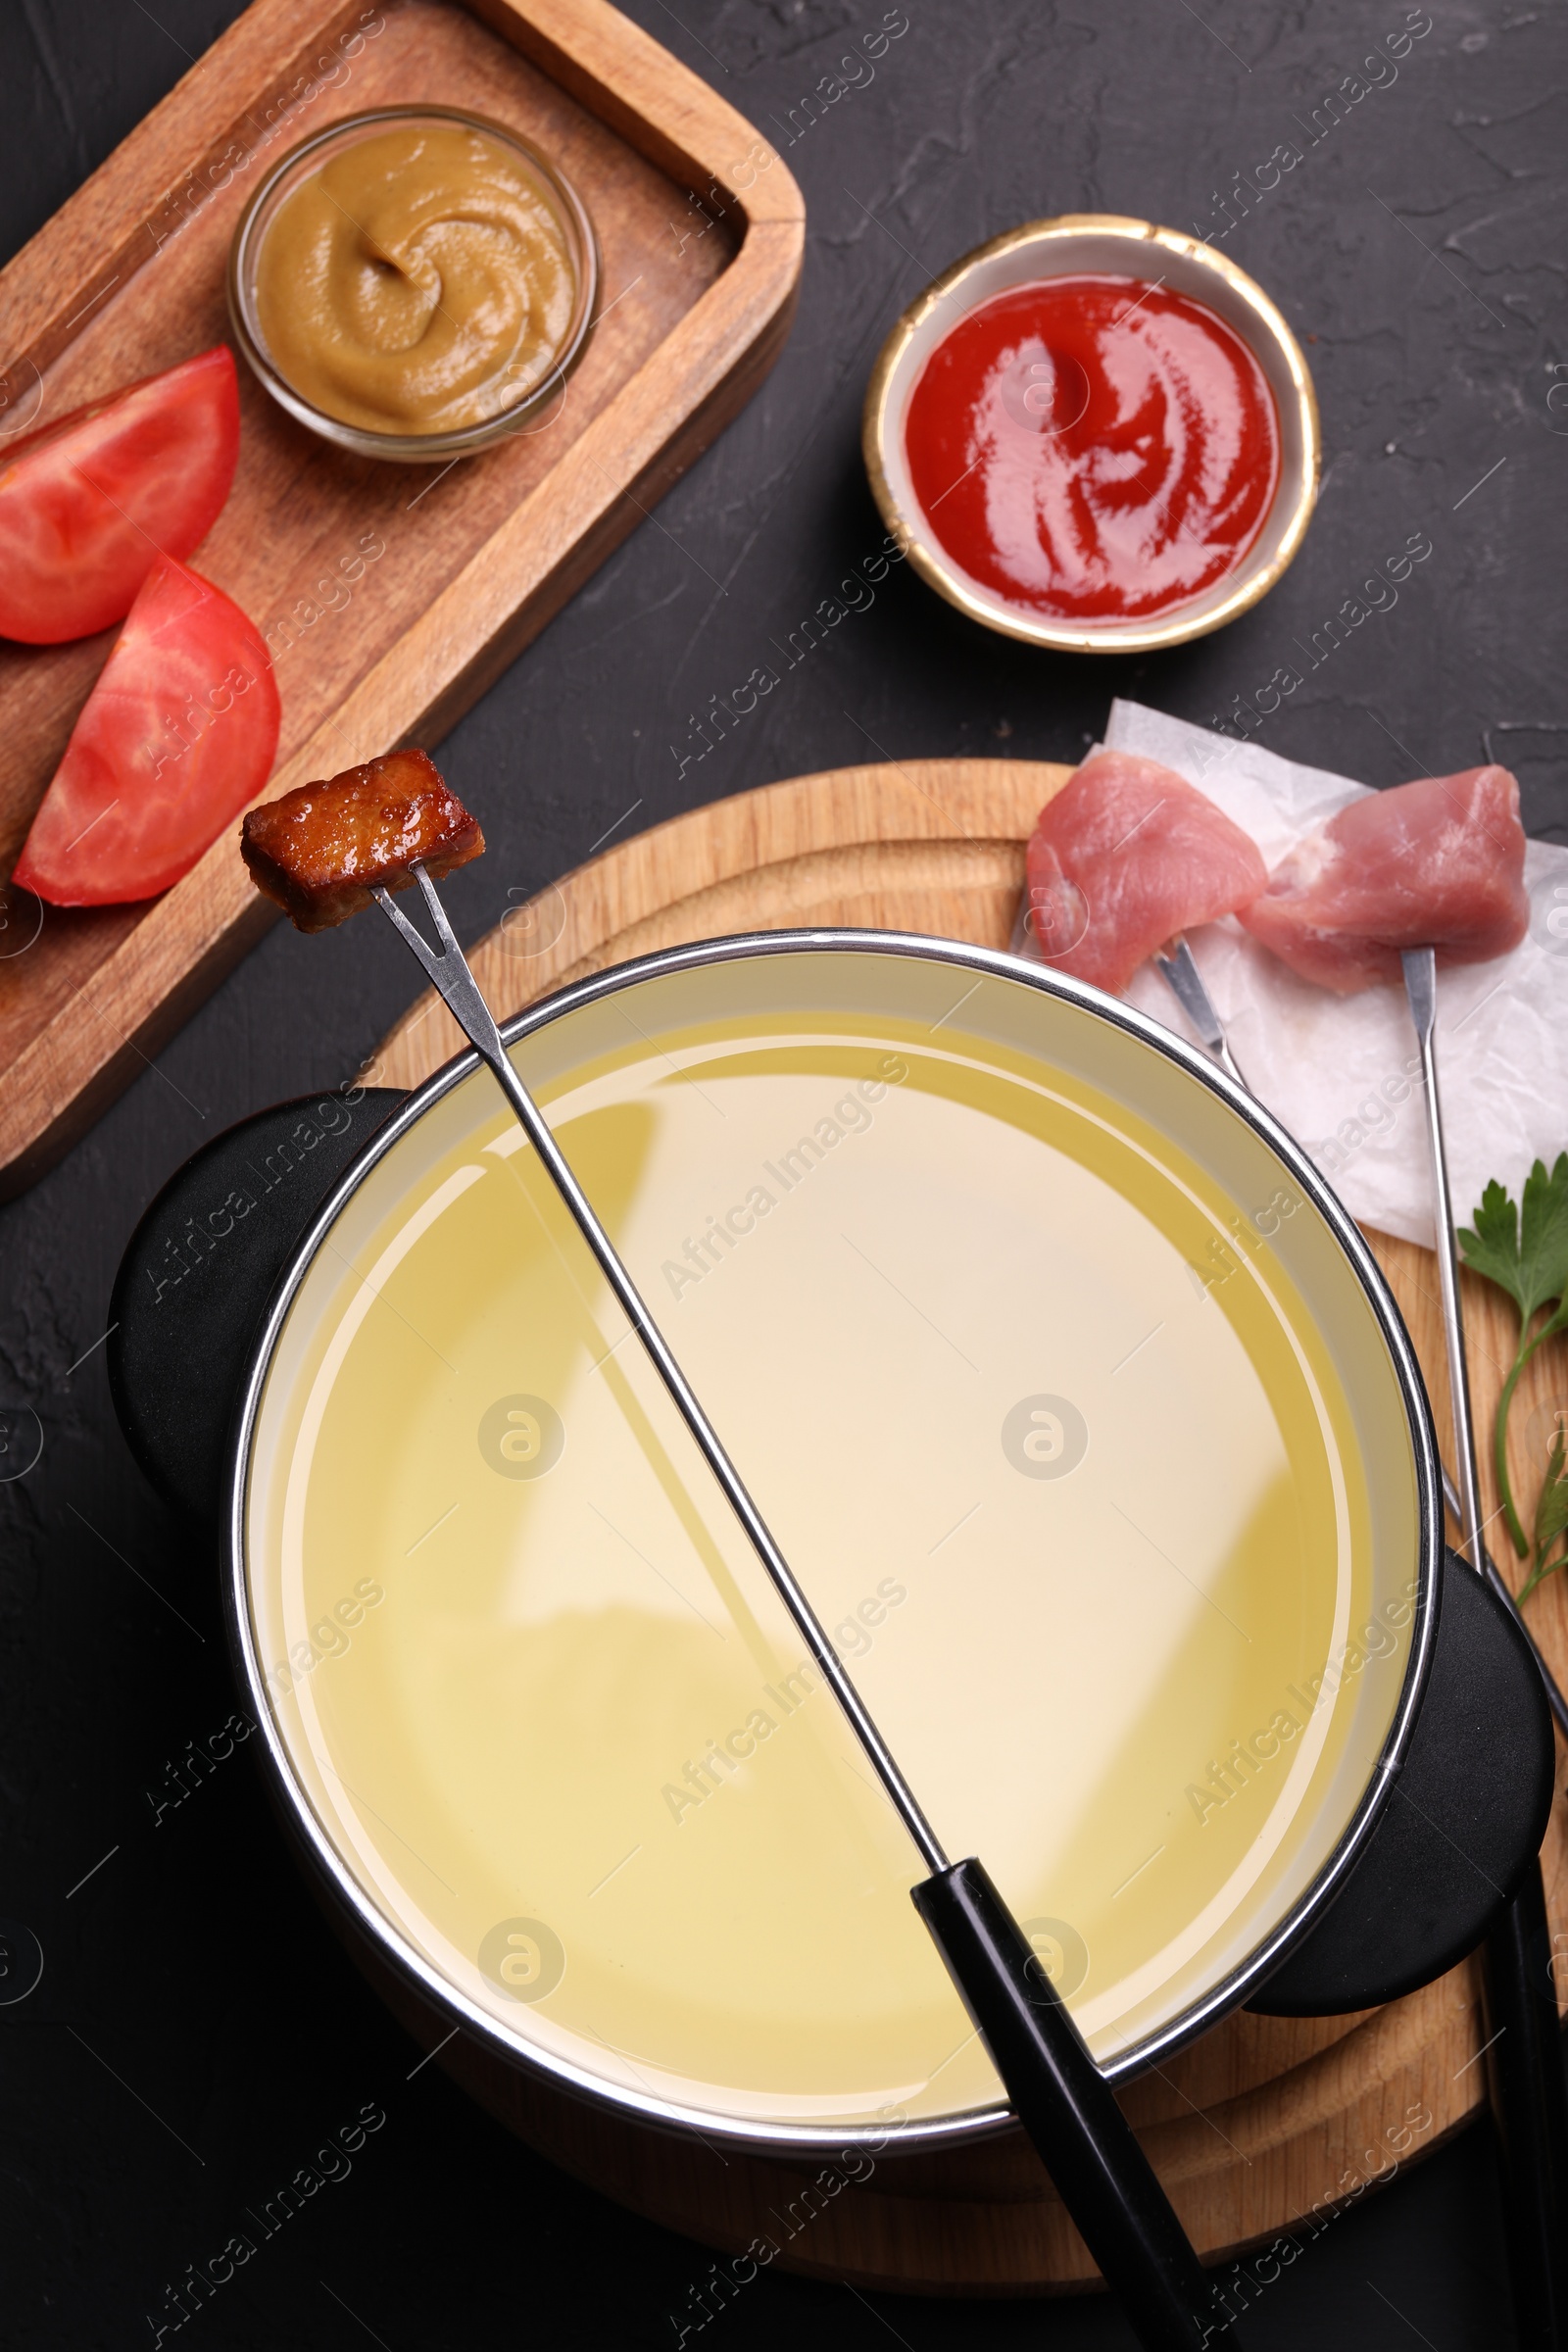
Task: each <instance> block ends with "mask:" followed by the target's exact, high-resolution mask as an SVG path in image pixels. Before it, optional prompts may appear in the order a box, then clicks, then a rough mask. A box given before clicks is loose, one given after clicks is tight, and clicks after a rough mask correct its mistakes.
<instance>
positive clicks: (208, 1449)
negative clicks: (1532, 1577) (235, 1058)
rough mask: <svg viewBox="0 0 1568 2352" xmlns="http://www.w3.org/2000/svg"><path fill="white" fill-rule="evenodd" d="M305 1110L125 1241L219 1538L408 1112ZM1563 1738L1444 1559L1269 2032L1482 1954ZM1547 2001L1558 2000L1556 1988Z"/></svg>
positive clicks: (1262, 1995) (291, 1107) (120, 1316)
mask: <svg viewBox="0 0 1568 2352" xmlns="http://www.w3.org/2000/svg"><path fill="white" fill-rule="evenodd" d="M404 1099H405V1098H404V1097H403V1096H402V1095H401V1094H397V1093H394V1092H391V1091H389V1090H387V1089H384V1088H377V1089H368V1090H366V1091H365V1092H364V1093H363V1094H360V1095H359V1096H358V1098H357V1099H344V1098H343V1097H340V1096H337V1095H327V1096H320V1097H317V1096H306V1097H304V1098H303V1099H302V1100H301V1101H299V1102H297V1103H279V1104H277V1105H276V1106H275V1107H274V1108H273V1109H271V1110H265V1111H261V1112H259V1113H258V1114H257V1115H256V1116H255V1117H254V1118H250V1119H245V1120H243V1121H242V1122H241V1123H240V1124H239V1125H238V1126H236V1127H231V1128H229V1129H228V1130H227V1132H226V1133H225V1134H223V1135H220V1136H217V1137H215V1138H214V1140H213V1142H212V1143H210V1144H208V1145H207V1146H205V1148H204V1149H203V1150H202V1151H200V1152H197V1153H196V1155H195V1157H194V1158H193V1159H190V1160H187V1161H186V1163H185V1165H184V1167H182V1168H181V1169H180V1170H179V1171H178V1173H177V1174H176V1175H175V1176H173V1177H172V1179H171V1181H170V1182H169V1183H168V1184H167V1185H166V1186H165V1188H164V1190H163V1191H162V1192H161V1193H160V1194H159V1196H158V1198H157V1199H156V1200H155V1201H153V1203H152V1206H151V1207H150V1208H149V1209H148V1211H147V1213H146V1215H145V1216H144V1217H143V1218H142V1220H141V1222H140V1224H139V1225H138V1226H137V1228H136V1230H135V1232H134V1233H133V1234H132V1236H131V1238H130V1242H129V1244H128V1246H127V1248H126V1250H125V1254H124V1257H123V1260H122V1262H121V1268H120V1273H119V1276H118V1278H117V1280H116V1283H115V1291H114V1298H113V1300H112V1303H111V1305H110V1309H109V1320H110V1323H111V1325H112V1326H114V1329H113V1334H112V1337H111V1339H110V1343H109V1376H110V1384H111V1388H112V1390H113V1394H114V1400H115V1409H116V1411H117V1413H118V1414H119V1416H120V1423H121V1427H122V1428H123V1431H124V1433H125V1439H126V1442H127V1444H128V1445H129V1446H130V1448H131V1451H132V1452H133V1453H134V1455H135V1457H136V1459H137V1461H138V1463H139V1464H140V1465H141V1468H142V1469H143V1470H144V1471H145V1473H146V1475H147V1476H148V1478H150V1479H151V1481H152V1483H153V1485H154V1486H155V1487H157V1488H158V1489H159V1491H160V1492H161V1493H162V1494H163V1495H165V1496H166V1498H167V1499H168V1500H170V1501H171V1502H172V1503H174V1504H176V1505H177V1506H178V1507H179V1508H180V1509H182V1510H183V1511H185V1512H186V1513H187V1514H188V1515H189V1516H190V1517H191V1518H192V1519H194V1520H197V1521H199V1522H201V1523H203V1524H204V1525H206V1526H209V1527H212V1528H214V1529H216V1527H217V1524H218V1520H219V1517H220V1515H221V1509H222V1502H223V1487H224V1476H225V1470H226V1463H227V1452H228V1440H229V1426H230V1421H231V1418H232V1414H233V1408H234V1400H235V1398H236V1397H237V1396H238V1394H239V1391H240V1387H241V1384H242V1382H243V1379H244V1376H245V1373H246V1370H247V1368H248V1365H249V1361H250V1355H251V1349H252V1347H253V1345H254V1343H255V1338H256V1334H257V1332H258V1330H259V1328H260V1325H261V1322H262V1318H263V1315H264V1313H265V1311H266V1308H267V1305H268V1302H269V1300H270V1298H271V1295H272V1292H273V1290H274V1288H275V1286H276V1284H277V1281H278V1278H279V1276H280V1275H281V1273H282V1271H283V1269H284V1267H285V1266H286V1265H287V1264H288V1261H289V1259H290V1257H291V1256H292V1254H293V1252H294V1250H295V1248H296V1246H297V1245H298V1243H299V1241H300V1239H301V1237H302V1236H303V1234H304V1232H305V1230H306V1227H307V1226H308V1225H309V1223H310V1221H311V1218H312V1217H313V1216H314V1214H315V1212H316V1210H317V1208H318V1207H319V1203H320V1201H322V1200H323V1198H324V1197H325V1195H326V1193H327V1191H328V1190H329V1189H330V1187H331V1186H332V1185H333V1184H335V1182H336V1181H337V1179H338V1178H339V1176H341V1175H342V1173H343V1171H344V1170H345V1168H347V1166H348V1165H349V1163H350V1161H351V1160H352V1159H353V1158H354V1157H355V1155H356V1154H357V1153H358V1152H360V1151H361V1149H362V1148H363V1147H364V1145H365V1144H366V1143H367V1142H368V1139H369V1137H370V1136H371V1134H372V1133H373V1132H374V1130H375V1129H376V1128H377V1127H378V1126H379V1125H380V1124H381V1122H382V1120H383V1119H385V1118H386V1117H387V1116H388V1114H389V1113H390V1112H391V1111H393V1110H394V1109H396V1108H397V1106H398V1104H399V1103H402V1102H403V1101H404ZM1554 1762H1555V1758H1554V1753H1553V1747H1552V1734H1551V1720H1550V1716H1549V1714H1548V1712H1547V1708H1546V1702H1545V1696H1544V1691H1543V1689H1542V1684H1541V1678H1540V1675H1539V1673H1538V1672H1537V1669H1536V1665H1535V1660H1534V1658H1533V1657H1532V1655H1531V1652H1530V1648H1529V1645H1528V1643H1527V1642H1526V1641H1525V1639H1524V1636H1523V1635H1522V1634H1521V1632H1520V1631H1519V1628H1518V1626H1517V1625H1516V1624H1515V1623H1514V1621H1513V1619H1512V1617H1511V1616H1510V1615H1509V1613H1508V1611H1507V1610H1506V1609H1504V1608H1503V1606H1502V1604H1501V1603H1500V1602H1499V1601H1498V1600H1497V1599H1496V1598H1495V1596H1494V1594H1493V1593H1491V1592H1490V1591H1489V1590H1488V1588H1487V1587H1486V1586H1485V1585H1483V1583H1482V1582H1481V1580H1480V1578H1479V1577H1477V1576H1475V1575H1474V1574H1473V1573H1472V1572H1471V1570H1470V1569H1469V1568H1467V1567H1466V1566H1465V1564H1464V1563H1463V1561H1461V1560H1459V1559H1457V1558H1456V1557H1455V1556H1454V1555H1453V1554H1452V1553H1451V1552H1449V1553H1447V1554H1446V1555H1445V1560H1444V1573H1443V1583H1442V1592H1441V1596H1440V1610H1439V1626H1438V1638H1437V1643H1436V1646H1435V1649H1434V1653H1433V1659H1432V1668H1431V1674H1430V1678H1429V1681H1428V1684H1427V1690H1426V1693H1425V1696H1424V1698H1423V1700H1422V1704H1421V1709H1420V1713H1419V1715H1418V1717H1417V1720H1416V1723H1415V1727H1414V1731H1413V1734H1412V1737H1411V1740H1410V1744H1409V1749H1408V1752H1407V1754H1406V1756H1405V1760H1404V1765H1403V1768H1402V1770H1401V1771H1400V1772H1399V1774H1398V1776H1397V1779H1396V1780H1395V1782H1394V1785H1393V1789H1392V1790H1391V1792H1390V1799H1389V1803H1388V1805H1387V1807H1386V1809H1385V1811H1384V1814H1383V1817H1382V1819H1381V1820H1380V1822H1379V1823H1378V1825H1377V1827H1376V1829H1375V1830H1374V1831H1373V1834H1372V1836H1371V1838H1369V1840H1368V1842H1367V1845H1366V1847H1365V1849H1364V1851H1363V1852H1362V1853H1361V1854H1360V1856H1359V1857H1358V1858H1357V1860H1356V1863H1355V1865H1354V1867H1353V1869H1352V1870H1351V1871H1350V1872H1349V1874H1348V1877H1347V1879H1346V1882H1345V1884H1344V1886H1343V1887H1342V1888H1341V1889H1340V1892H1339V1893H1338V1894H1337V1895H1336V1897H1335V1899H1334V1901H1333V1903H1332V1904H1331V1905H1330V1906H1329V1908H1328V1909H1327V1910H1326V1911H1325V1913H1324V1915H1323V1917H1322V1918H1321V1919H1320V1920H1318V1921H1317V1923H1316V1924H1315V1926H1313V1927H1312V1928H1311V1930H1310V1931H1309V1932H1308V1933H1307V1934H1305V1935H1304V1936H1302V1937H1301V1939H1300V1941H1299V1943H1298V1944H1296V1946H1295V1947H1294V1949H1293V1950H1292V1951H1291V1952H1290V1953H1289V1954H1288V1956H1287V1957H1286V1959H1285V1960H1284V1961H1283V1962H1282V1963H1281V1965H1280V1967H1279V1968H1278V1969H1277V1970H1276V1972H1275V1973H1274V1975H1273V1976H1272V1977H1271V1978H1270V1979H1269V1981H1268V1983H1267V1985H1265V1986H1264V1987H1263V1989H1262V1991H1261V1992H1259V1993H1257V1994H1256V1995H1254V1997H1253V1999H1252V2000H1251V2001H1250V2004H1249V2006H1250V2008H1252V2009H1254V2010H1257V2011H1260V2012H1261V2013H1262V2014H1264V2015H1265V2016H1270V2017H1329V2016H1340V2015H1343V2014H1344V2013H1345V2012H1347V2011H1348V2010H1355V2009H1371V2008H1375V2007H1377V2006H1378V2005H1379V2004H1380V2003H1382V2002H1384V2001H1390V2000H1394V1999H1397V1997H1398V1996H1399V1995H1400V1994H1401V1993H1406V1992H1413V1991H1414V1990H1415V1989H1416V1987H1417V1986H1419V1985H1426V1984H1430V1983H1431V1982H1432V1980H1433V1979H1434V1978H1435V1977H1439V1976H1442V1975H1443V1974H1444V1972H1445V1971H1446V1969H1449V1968H1451V1967H1452V1966H1453V1965H1454V1963H1455V1962H1456V1961H1458V1960H1460V1959H1462V1958H1463V1957H1464V1955H1465V1954H1466V1953H1467V1952H1469V1951H1473V1950H1474V1949H1475V1947H1476V1945H1477V1944H1478V1943H1480V1942H1481V1940H1482V1938H1483V1937H1484V1936H1486V1935H1487V1933H1488V1932H1489V1930H1490V1929H1491V1928H1492V1927H1493V1925H1494V1924H1495V1922H1496V1920H1497V1919H1498V1918H1499V1917H1500V1916H1501V1914H1502V1912H1503V1910H1504V1909H1505V1907H1506V1904H1507V1902H1508V1899H1509V1898H1510V1897H1511V1896H1512V1894H1513V1893H1514V1891H1515V1890H1516V1888H1517V1887H1519V1886H1520V1885H1521V1884H1522V1883H1523V1881H1524V1879H1525V1876H1526V1874H1527V1873H1528V1871H1529V1870H1530V1868H1531V1866H1532V1864H1533V1863H1534V1861H1535V1858H1536V1855H1537V1854H1538V1852H1539V1851H1540V1847H1541V1841H1542V1838H1543V1837H1544V1834H1545V1828H1546V1820H1547V1816H1548V1814H1549V1812H1550V1808H1551V1798H1552V1776H1553V1769H1554ZM1542 1989H1543V2000H1544V2001H1546V2000H1547V1999H1549V1998H1550V1985H1549V1979H1548V1978H1547V1976H1546V1975H1545V1973H1543V1988H1542Z"/></svg>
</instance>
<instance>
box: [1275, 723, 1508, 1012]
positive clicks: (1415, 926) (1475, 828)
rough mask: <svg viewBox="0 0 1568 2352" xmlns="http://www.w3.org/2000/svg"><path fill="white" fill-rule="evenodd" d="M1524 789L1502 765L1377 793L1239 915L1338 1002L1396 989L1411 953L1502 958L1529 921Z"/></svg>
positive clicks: (1313, 837)
mask: <svg viewBox="0 0 1568 2352" xmlns="http://www.w3.org/2000/svg"><path fill="white" fill-rule="evenodd" d="M1524 865H1525V835H1524V828H1523V826H1522V825H1521V824H1520V822H1519V787H1518V785H1517V784H1516V783H1515V781H1514V779H1513V777H1512V776H1511V775H1510V774H1509V773H1508V770H1507V769H1506V768H1505V767H1471V768H1466V769H1465V770H1464V771H1463V772H1462V773H1461V774H1459V775H1455V776H1422V777H1420V778H1418V780H1417V781H1416V782H1415V783H1413V784H1397V785H1396V786H1395V787H1394V788H1393V789H1392V790H1391V791H1388V792H1375V793H1369V794H1368V795H1367V797H1366V798H1365V799H1364V800H1358V801H1352V802H1351V803H1350V805H1349V807H1348V808H1347V809H1341V810H1340V811H1339V813H1338V814H1337V815H1336V816H1332V817H1330V819H1329V821H1328V823H1327V824H1326V825H1324V826H1323V827H1322V829H1321V830H1320V831H1319V832H1316V833H1310V834H1308V835H1307V836H1306V838H1305V839H1304V840H1303V841H1299V842H1298V843H1297V844H1296V847H1295V848H1294V849H1293V850H1292V851H1291V852H1290V853H1289V855H1288V856H1287V857H1286V858H1284V859H1283V860H1282V862H1281V863H1280V864H1279V865H1277V866H1276V867H1275V869H1274V871H1273V873H1272V874H1271V875H1270V877H1269V882H1268V888H1267V889H1266V890H1265V891H1264V892H1262V893H1261V895H1260V896H1258V897H1256V898H1254V899H1253V900H1252V902H1251V904H1250V906H1249V907H1244V908H1243V909H1242V910H1241V919H1242V921H1243V922H1244V923H1245V924H1246V926H1247V928H1248V930H1249V931H1250V932H1251V934H1252V936H1253V938H1254V939H1258V940H1261V941H1262V943H1263V945H1264V947H1265V948H1270V949H1272V950H1273V952H1274V954H1275V955H1276V956H1279V957H1280V958H1281V959H1282V961H1284V962H1285V963H1288V964H1289V965H1290V967H1291V969H1292V971H1293V972H1299V974H1300V975H1301V978H1302V979H1303V980H1315V981H1316V982H1317V983H1318V985H1319V986H1320V987H1322V988H1332V989H1334V990H1335V991H1336V992H1337V994H1339V995H1340V996H1350V995H1352V994H1353V993H1354V992H1355V991H1356V990H1357V989H1362V988H1371V987H1372V986H1374V985H1375V984H1376V983H1377V982H1380V981H1384V982H1388V983H1391V984H1397V982H1398V981H1399V979H1400V978H1401V976H1402V971H1401V965H1400V960H1399V959H1400V956H1401V955H1402V954H1403V952H1404V950H1405V949H1406V948H1435V949H1436V951H1437V957H1438V961H1439V963H1440V964H1441V963H1486V962H1489V961H1490V960H1491V958H1492V957H1493V956H1505V955H1506V954H1507V952H1508V950H1509V949H1510V948H1516V947H1517V946H1518V945H1519V942H1520V941H1521V940H1522V939H1523V937H1524V935H1525V931H1526V928H1527V926H1528V923H1529V919H1530V906H1529V901H1528V899H1527V898H1526V896H1525V886H1524Z"/></svg>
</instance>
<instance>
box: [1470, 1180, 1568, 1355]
mask: <svg viewBox="0 0 1568 2352" xmlns="http://www.w3.org/2000/svg"><path fill="white" fill-rule="evenodd" d="M1459 1247H1460V1248H1461V1249H1462V1250H1463V1251H1464V1255H1465V1263H1466V1264H1467V1265H1471V1266H1474V1268H1475V1270H1476V1272H1477V1273H1478V1274H1485V1275H1486V1276H1487V1277H1488V1279H1489V1280H1490V1281H1492V1282H1495V1283H1496V1284H1497V1286H1498V1287H1499V1289H1501V1290H1504V1291H1506V1292H1507V1294H1508V1296H1509V1298H1510V1299H1512V1300H1513V1302H1514V1304H1515V1305H1516V1306H1517V1307H1518V1309H1519V1312H1520V1315H1521V1316H1522V1317H1523V1319H1524V1327H1525V1330H1526V1332H1528V1330H1529V1328H1530V1323H1531V1318H1532V1317H1533V1316H1534V1314H1535V1312H1536V1310H1537V1308H1538V1307H1542V1306H1544V1305H1545V1304H1546V1302H1547V1300H1548V1299H1561V1298H1562V1297H1563V1295H1564V1293H1565V1292H1568V1152H1560V1153H1559V1154H1558V1157H1557V1164H1556V1166H1555V1167H1554V1168H1553V1169H1552V1171H1551V1174H1550V1175H1549V1176H1548V1175H1547V1173H1546V1166H1545V1162H1544V1160H1540V1159H1538V1160H1537V1162H1536V1164H1535V1166H1534V1167H1533V1168H1532V1169H1531V1171H1530V1173H1529V1175H1528V1176H1527V1177H1526V1178H1525V1187H1524V1206H1523V1213H1522V1214H1521V1212H1520V1210H1519V1209H1517V1208H1516V1207H1515V1206H1514V1203H1513V1201H1511V1200H1510V1198H1509V1196H1508V1194H1507V1193H1506V1191H1505V1190H1504V1189H1503V1187H1502V1186H1501V1185H1500V1184H1498V1183H1497V1182H1496V1180H1495V1179H1494V1180H1493V1182H1492V1183H1491V1184H1489V1185H1488V1187H1487V1189H1486V1191H1485V1192H1484V1193H1483V1194H1482V1196H1481V1205H1480V1206H1479V1208H1478V1209H1477V1210H1476V1212H1475V1224H1474V1226H1473V1228H1467V1229H1466V1230H1465V1231H1463V1232H1461V1234H1460V1236H1459Z"/></svg>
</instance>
